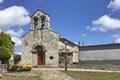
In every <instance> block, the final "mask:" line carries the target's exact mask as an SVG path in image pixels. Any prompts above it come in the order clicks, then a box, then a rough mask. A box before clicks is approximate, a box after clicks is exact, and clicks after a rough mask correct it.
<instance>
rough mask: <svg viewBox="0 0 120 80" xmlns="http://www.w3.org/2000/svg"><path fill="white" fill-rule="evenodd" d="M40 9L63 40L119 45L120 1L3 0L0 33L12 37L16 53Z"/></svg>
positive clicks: (19, 49)
mask: <svg viewBox="0 0 120 80" xmlns="http://www.w3.org/2000/svg"><path fill="white" fill-rule="evenodd" d="M40 5H42V9H43V11H45V12H46V13H48V14H49V15H50V16H51V27H52V29H53V30H54V31H56V32H59V33H60V34H61V36H62V37H65V38H67V39H69V40H71V41H73V42H78V41H81V42H84V44H85V45H93V44H108V43H112V42H113V40H114V42H116V43H118V42H120V15H119V14H120V0H52V1H51V0H0V17H1V19H0V30H4V31H7V32H8V33H10V34H11V36H12V40H13V41H14V42H16V47H15V52H16V53H20V52H21V41H20V39H21V35H23V34H25V33H26V32H27V31H28V30H29V21H30V16H31V15H32V14H33V13H34V12H35V11H36V10H37V9H38V7H39V6H40Z"/></svg>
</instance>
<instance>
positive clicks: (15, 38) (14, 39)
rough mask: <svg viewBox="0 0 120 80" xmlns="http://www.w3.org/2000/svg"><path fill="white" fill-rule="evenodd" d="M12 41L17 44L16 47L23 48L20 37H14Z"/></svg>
mask: <svg viewBox="0 0 120 80" xmlns="http://www.w3.org/2000/svg"><path fill="white" fill-rule="evenodd" d="M12 41H13V42H15V46H21V45H22V41H21V39H20V38H18V37H12Z"/></svg>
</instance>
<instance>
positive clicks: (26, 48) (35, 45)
mask: <svg viewBox="0 0 120 80" xmlns="http://www.w3.org/2000/svg"><path fill="white" fill-rule="evenodd" d="M50 22H51V21H50V16H49V15H48V14H47V13H45V12H44V11H42V10H41V9H38V10H37V11H36V12H35V13H34V14H33V15H32V16H31V21H30V28H29V31H28V32H27V33H26V34H25V35H23V36H22V60H21V63H24V64H32V65H33V66H45V67H64V62H65V61H64V60H65V58H64V55H65V53H67V62H68V65H69V66H72V64H73V63H78V61H79V58H78V57H79V46H78V45H77V44H75V43H73V42H71V41H69V40H67V39H66V38H61V37H60V34H59V33H57V32H54V31H52V29H51V26H50ZM65 46H66V48H65Z"/></svg>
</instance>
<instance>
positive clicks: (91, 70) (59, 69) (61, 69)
mask: <svg viewBox="0 0 120 80" xmlns="http://www.w3.org/2000/svg"><path fill="white" fill-rule="evenodd" d="M32 70H38V71H44V70H49V71H53V70H58V71H64V68H33V69H32ZM68 71H88V72H118V73H120V71H112V70H94V69H75V68H69V69H68Z"/></svg>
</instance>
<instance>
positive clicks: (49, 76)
mask: <svg viewBox="0 0 120 80" xmlns="http://www.w3.org/2000/svg"><path fill="white" fill-rule="evenodd" d="M42 79H43V80H72V79H71V77H69V76H68V75H66V74H65V73H64V72H61V71H48V70H47V71H42Z"/></svg>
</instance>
